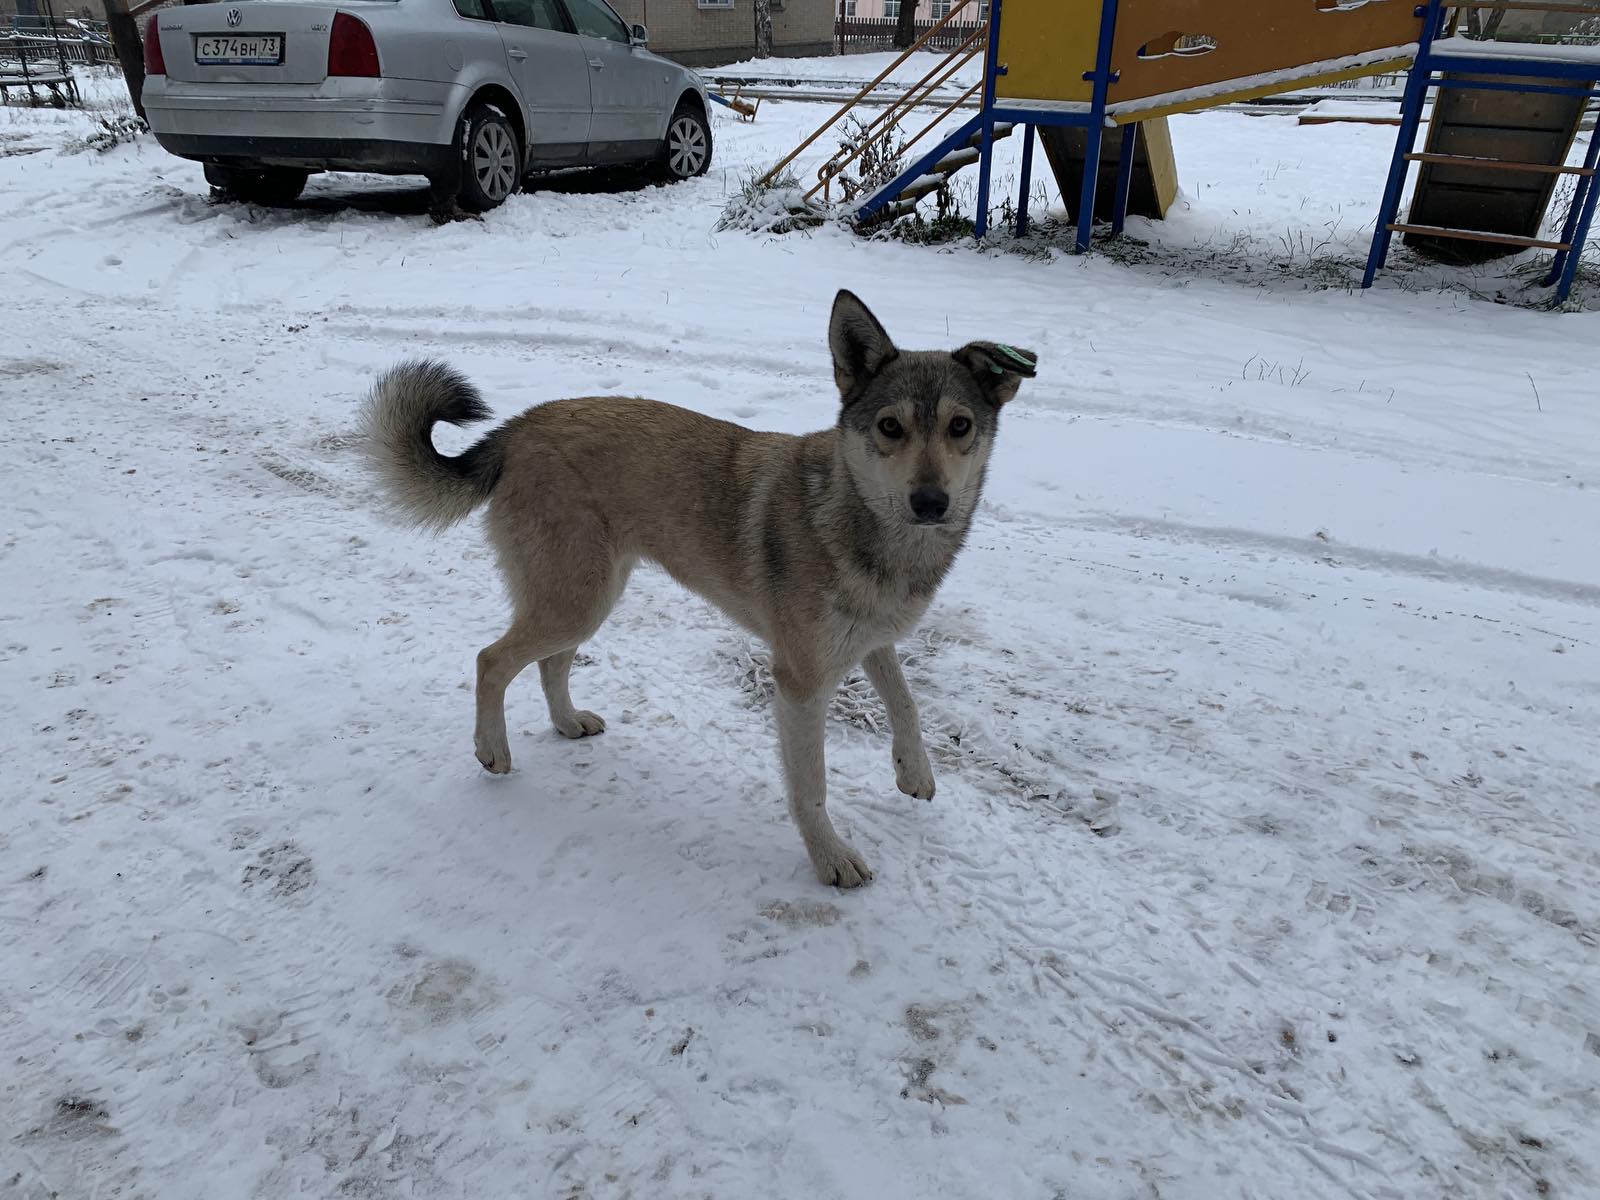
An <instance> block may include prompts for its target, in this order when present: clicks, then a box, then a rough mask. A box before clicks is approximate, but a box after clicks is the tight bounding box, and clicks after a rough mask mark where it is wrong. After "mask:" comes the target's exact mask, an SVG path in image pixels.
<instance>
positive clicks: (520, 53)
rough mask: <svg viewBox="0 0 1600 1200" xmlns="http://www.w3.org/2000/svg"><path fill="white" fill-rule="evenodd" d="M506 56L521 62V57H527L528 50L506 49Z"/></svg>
mask: <svg viewBox="0 0 1600 1200" xmlns="http://www.w3.org/2000/svg"><path fill="white" fill-rule="evenodd" d="M506 57H507V58H514V59H516V60H517V61H518V62H521V61H523V59H525V58H527V57H528V52H527V51H526V50H507V51H506Z"/></svg>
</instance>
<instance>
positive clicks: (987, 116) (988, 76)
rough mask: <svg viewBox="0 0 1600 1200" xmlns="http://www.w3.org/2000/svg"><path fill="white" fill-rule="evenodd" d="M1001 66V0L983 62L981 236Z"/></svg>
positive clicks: (976, 227) (994, 1) (996, 0)
mask: <svg viewBox="0 0 1600 1200" xmlns="http://www.w3.org/2000/svg"><path fill="white" fill-rule="evenodd" d="M999 67H1000V0H990V3H989V48H988V51H987V52H986V53H985V55H984V62H983V111H982V112H981V113H980V114H979V117H980V120H981V124H980V125H979V127H978V156H979V157H978V211H977V214H976V215H975V216H974V217H973V220H972V232H973V234H974V235H975V236H976V237H978V238H979V239H982V238H983V236H984V234H986V233H988V232H989V174H990V168H991V166H992V165H993V158H994V82H995V78H996V76H997V75H998V73H999Z"/></svg>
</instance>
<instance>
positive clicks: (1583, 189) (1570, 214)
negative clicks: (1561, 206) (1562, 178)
mask: <svg viewBox="0 0 1600 1200" xmlns="http://www.w3.org/2000/svg"><path fill="white" fill-rule="evenodd" d="M1597 163H1600V129H1596V130H1595V131H1594V132H1592V133H1591V134H1590V135H1589V151H1588V153H1587V154H1585V155H1584V156H1583V166H1584V169H1585V170H1588V171H1593V170H1595V169H1596V165H1597ZM1594 186H1595V177H1594V176H1593V175H1580V176H1578V186H1577V187H1576V188H1575V189H1573V193H1572V205H1571V207H1570V208H1568V209H1567V219H1566V220H1565V221H1564V222H1563V223H1562V226H1561V239H1560V240H1561V241H1562V242H1564V243H1566V244H1567V245H1569V246H1571V247H1572V249H1571V250H1570V251H1567V250H1557V251H1556V256H1555V258H1554V259H1553V260H1552V261H1551V263H1550V273H1549V274H1548V275H1546V276H1545V277H1544V285H1545V287H1549V286H1550V285H1551V284H1552V283H1554V282H1555V281H1556V280H1557V279H1559V278H1561V274H1562V271H1563V269H1564V268H1565V267H1566V265H1567V255H1568V254H1569V253H1570V254H1574V255H1581V254H1582V253H1583V243H1582V242H1577V241H1573V239H1574V238H1575V237H1577V235H1578V222H1579V220H1580V219H1582V216H1583V207H1584V204H1585V202H1586V201H1587V199H1588V193H1589V192H1590V191H1592V190H1593V189H1594ZM1565 298H1566V297H1562V299H1565Z"/></svg>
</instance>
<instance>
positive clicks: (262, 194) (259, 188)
mask: <svg viewBox="0 0 1600 1200" xmlns="http://www.w3.org/2000/svg"><path fill="white" fill-rule="evenodd" d="M205 172H206V182H207V183H209V184H210V185H211V187H212V189H213V190H214V191H215V192H216V193H217V195H218V196H219V197H220V198H221V199H224V200H243V201H244V202H245V203H247V204H262V205H266V206H267V207H277V206H278V205H283V204H293V203H294V202H295V200H296V199H298V198H299V196H300V193H301V192H302V191H304V190H305V186H306V180H307V179H308V178H310V175H311V172H310V171H296V170H293V169H291V168H289V167H223V166H218V165H217V164H215V163H207V164H206V165H205Z"/></svg>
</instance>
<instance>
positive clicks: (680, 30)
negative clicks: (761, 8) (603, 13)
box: [610, 0, 838, 66]
mask: <svg viewBox="0 0 1600 1200" xmlns="http://www.w3.org/2000/svg"><path fill="white" fill-rule="evenodd" d="M610 3H611V7H612V8H614V9H616V10H617V14H618V15H619V16H620V17H622V19H623V20H624V21H627V22H629V23H630V24H632V23H638V24H640V25H643V26H645V28H647V29H648V30H649V31H650V49H652V50H654V51H655V52H656V53H657V54H660V55H663V56H665V57H667V58H671V59H676V60H677V61H678V62H681V63H688V64H689V65H691V66H715V65H717V64H719V63H729V62H738V61H739V60H740V59H742V58H750V57H752V56H753V55H754V54H755V47H756V23H755V4H754V0H610ZM771 3H772V10H771V11H772V52H773V53H774V54H777V55H782V56H784V57H789V58H794V57H799V56H801V55H809V54H831V53H832V52H833V19H834V16H835V14H836V12H837V10H838V5H837V0H771Z"/></svg>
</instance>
